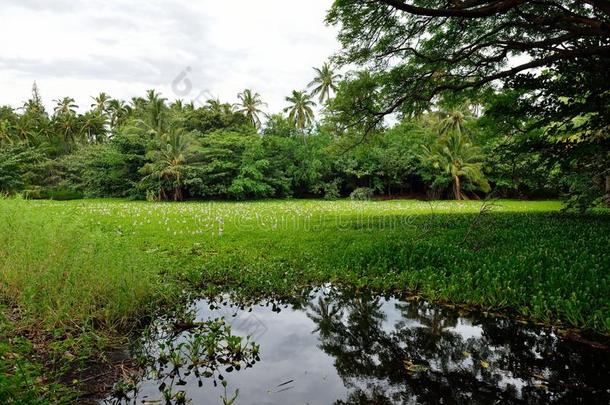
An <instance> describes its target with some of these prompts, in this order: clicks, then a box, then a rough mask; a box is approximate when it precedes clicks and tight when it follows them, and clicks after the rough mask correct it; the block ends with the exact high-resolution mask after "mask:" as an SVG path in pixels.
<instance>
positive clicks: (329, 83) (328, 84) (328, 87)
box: [307, 62, 341, 104]
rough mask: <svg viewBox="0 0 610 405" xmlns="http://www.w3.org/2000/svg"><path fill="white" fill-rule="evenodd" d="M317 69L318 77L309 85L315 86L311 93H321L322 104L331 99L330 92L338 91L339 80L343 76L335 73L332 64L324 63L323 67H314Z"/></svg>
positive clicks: (313, 94)
mask: <svg viewBox="0 0 610 405" xmlns="http://www.w3.org/2000/svg"><path fill="white" fill-rule="evenodd" d="M313 69H314V70H315V71H316V77H315V79H313V80H312V81H311V83H309V84H308V85H307V87H313V86H316V87H314V89H313V90H312V91H311V95H312V96H315V95H319V100H320V104H322V103H324V101H328V100H329V99H330V92H331V91H334V92H336V91H337V85H336V83H337V81H338V80H339V79H340V78H341V76H340V75H338V74H335V73H334V72H333V70H332V68H331V67H330V64H329V63H328V62H327V63H324V64H323V65H322V67H321V68H313Z"/></svg>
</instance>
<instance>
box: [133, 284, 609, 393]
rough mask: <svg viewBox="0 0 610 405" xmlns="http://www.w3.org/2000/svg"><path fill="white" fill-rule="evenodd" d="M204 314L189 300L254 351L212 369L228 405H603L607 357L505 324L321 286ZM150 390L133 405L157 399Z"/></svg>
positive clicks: (144, 385) (152, 385)
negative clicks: (236, 365) (255, 358)
mask: <svg viewBox="0 0 610 405" xmlns="http://www.w3.org/2000/svg"><path fill="white" fill-rule="evenodd" d="M214 306H218V307H219V308H214V309H210V302H209V301H207V300H200V301H197V302H196V303H195V304H194V308H195V309H196V311H197V319H198V320H202V321H203V320H207V319H209V318H218V317H221V316H225V319H226V320H227V321H228V322H229V323H231V324H232V326H233V333H234V334H237V335H241V336H246V335H252V337H253V340H254V341H256V343H258V344H259V345H260V357H261V361H260V362H257V363H256V364H254V366H253V367H252V368H245V369H244V368H242V369H241V370H240V371H235V370H234V371H233V372H230V373H226V372H222V375H223V377H224V378H225V380H226V381H227V392H228V393H229V397H231V396H232V395H233V394H234V392H235V390H236V389H239V396H238V398H237V400H236V401H235V404H312V405H314V404H403V403H407V404H410V403H469V404H491V403H519V404H521V403H531V404H534V403H586V404H594V403H600V404H607V403H610V378H609V376H610V352H609V351H608V350H607V349H600V348H594V347H591V346H590V345H587V344H583V343H578V342H574V341H570V340H566V339H561V338H558V337H557V336H555V335H554V334H553V333H552V332H550V331H548V330H542V329H539V328H534V327H528V326H523V325H520V324H518V323H516V322H513V321H510V320H506V319H496V318H487V317H484V316H482V315H477V314H474V315H473V314H470V315H466V316H460V315H459V313H458V312H457V311H455V310H451V309H447V308H440V307H437V306H434V305H430V304H428V303H427V302H425V301H402V300H399V299H396V298H384V297H379V296H374V295H369V294H353V293H351V292H348V291H340V290H336V289H331V288H323V289H318V290H315V291H312V292H309V293H307V294H304V295H303V297H302V298H300V299H294V300H291V301H290V302H283V303H278V302H273V303H270V302H266V303H260V304H256V305H254V306H252V307H251V311H250V312H249V311H248V308H246V310H240V309H239V308H238V307H237V306H233V305H231V304H230V303H226V304H222V303H216V304H214V305H213V307H214ZM278 310H279V312H278ZM186 382H187V384H186V385H185V386H181V387H180V389H183V390H185V391H186V394H187V395H186V396H187V397H188V398H190V399H192V403H194V404H210V403H211V404H218V403H220V404H221V403H222V401H221V399H220V397H221V395H222V394H223V393H224V389H223V387H222V386H221V385H220V384H219V385H218V386H217V387H214V386H213V384H212V380H205V381H204V385H203V386H202V387H201V388H200V387H198V384H197V382H196V380H195V379H194V378H190V379H186ZM158 385H159V382H158V381H155V380H154V379H152V378H148V379H145V380H144V381H142V382H141V383H140V385H139V392H138V396H137V398H135V399H134V403H142V401H150V400H155V399H161V395H160V393H159V390H158Z"/></svg>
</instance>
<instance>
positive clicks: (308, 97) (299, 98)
mask: <svg viewBox="0 0 610 405" xmlns="http://www.w3.org/2000/svg"><path fill="white" fill-rule="evenodd" d="M318 72H319V74H321V75H322V76H321V77H320V78H318V81H315V80H314V82H312V87H314V90H315V92H314V93H313V94H317V93H320V97H319V100H320V99H321V100H323V101H322V103H323V106H324V109H323V110H322V112H321V115H320V119H319V120H318V121H314V118H315V117H314V113H315V111H314V108H315V102H314V101H313V94H308V93H306V92H301V91H295V92H294V93H293V94H292V96H290V97H287V101H288V102H289V103H290V106H289V107H287V108H286V110H285V111H286V115H284V114H282V113H279V114H274V115H270V116H267V115H264V113H263V112H262V111H261V108H263V106H264V103H263V102H262V100H261V97H260V95H259V94H257V93H254V92H252V91H250V90H246V91H244V92H243V93H240V94H239V99H240V103H239V104H237V105H234V106H232V105H230V104H222V103H220V102H218V101H217V100H216V101H215V100H210V101H208V103H207V104H206V105H205V106H200V107H197V106H195V105H193V104H192V103H191V104H184V103H182V102H181V101H179V100H178V101H174V102H172V103H168V102H167V100H166V99H164V98H163V97H161V95H159V94H158V93H156V92H155V91H152V90H151V91H149V92H148V94H147V96H146V97H145V98H134V99H133V100H132V101H131V102H130V103H125V102H123V101H120V100H114V99H110V98H109V97H108V96H107V95H106V94H104V93H102V94H100V95H99V96H97V97H96V98H95V99H94V100H95V103H94V104H93V105H92V107H91V110H90V111H88V112H85V113H82V114H80V113H77V112H76V106H75V105H74V104H73V100H72V99H70V98H64V99H62V100H57V106H56V108H55V110H54V113H53V114H51V115H49V114H48V113H47V112H46V111H45V109H44V106H43V104H42V102H41V99H40V96H39V94H38V89H37V88H36V86H35V87H34V91H33V95H32V98H31V99H30V100H28V101H27V102H26V103H25V105H24V107H23V108H22V109H20V110H18V111H15V110H13V109H11V108H9V107H3V108H2V109H0V129H1V132H0V136H1V137H0V158H1V159H0V191H1V192H4V193H8V194H15V193H21V194H22V195H24V196H25V197H26V198H34V199H36V198H53V199H72V198H81V197H127V198H135V199H148V200H184V199H255V198H271V197H276V198H277V197H312V196H316V197H324V198H326V199H334V198H339V197H342V196H349V195H350V194H352V193H354V195H353V196H354V198H369V197H371V196H373V195H378V196H386V197H391V196H421V197H425V196H427V197H432V198H455V199H471V198H482V197H484V196H486V195H489V194H490V193H491V194H492V195H494V196H500V197H519V198H524V197H525V198H536V197H558V196H564V195H568V194H570V192H571V195H572V196H576V197H579V199H578V200H574V201H577V202H579V203H581V204H580V207H581V208H583V209H584V208H587V207H590V206H594V205H595V204H598V203H599V202H600V201H601V198H602V197H603V195H604V192H605V188H604V187H605V183H604V180H605V176H603V175H595V176H593V177H586V176H584V177H583V175H582V174H581V173H577V172H573V170H572V168H571V166H569V165H568V166H565V165H563V164H562V163H561V162H558V161H556V160H554V159H551V158H549V156H548V154H546V153H545V152H544V151H539V150H537V149H536V148H534V147H532V146H531V144H530V143H531V140H532V139H533V138H537V137H540V136H542V135H541V132H540V131H539V130H532V131H530V132H527V133H525V134H523V135H521V136H517V135H514V134H513V133H512V132H511V131H510V130H508V129H506V126H505V125H504V124H503V123H502V122H501V120H500V119H498V118H497V117H496V116H495V115H493V114H494V111H495V110H494V109H496V108H498V104H499V103H501V102H503V101H502V100H503V99H502V97H503V96H504V95H502V94H496V93H493V94H489V95H488V98H487V99H485V100H482V101H480V102H478V103H473V102H465V101H463V100H461V101H459V102H458V101H456V100H452V99H451V98H450V97H447V98H446V99H444V100H443V101H441V102H439V104H438V106H437V108H435V109H434V110H431V111H429V112H426V113H422V114H420V115H419V116H417V117H413V118H404V119H402V120H400V121H398V122H396V123H394V124H387V125H385V126H380V127H379V128H377V129H376V130H375V131H372V132H371V131H369V132H367V130H366V128H359V127H351V126H347V127H346V126H345V123H344V122H343V121H342V118H341V115H337V114H335V111H336V110H340V109H341V108H344V106H343V104H344V103H346V102H347V101H348V100H351V99H352V98H353V97H357V95H354V94H353V93H352V91H353V89H352V86H353V83H352V82H351V81H350V80H349V79H348V80H345V81H339V82H336V80H337V75H335V74H334V73H332V71H331V70H330V67H329V66H328V65H325V67H323V68H322V69H318ZM328 75H330V77H328V81H327V83H328V85H327V87H325V86H324V84H320V85H318V86H317V87H315V86H316V83H318V82H321V83H325V82H324V80H326V79H325V77H326V76H328ZM335 88H336V89H338V93H337V96H336V97H335V98H329V97H330V96H329V94H332V93H331V92H332V91H333V89H335ZM498 100H500V101H498ZM263 120H264V122H265V123H264V125H262V124H261V122H262V121H263ZM591 181H593V182H594V183H595V184H597V187H591V186H590V185H591ZM578 191H586V194H587V196H588V198H585V199H582V198H580V197H581V196H582V194H583V193H578Z"/></svg>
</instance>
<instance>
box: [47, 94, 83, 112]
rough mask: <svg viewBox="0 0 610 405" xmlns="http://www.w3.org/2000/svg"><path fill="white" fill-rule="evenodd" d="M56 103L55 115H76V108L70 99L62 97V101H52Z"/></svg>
mask: <svg viewBox="0 0 610 405" xmlns="http://www.w3.org/2000/svg"><path fill="white" fill-rule="evenodd" d="M53 101H54V102H55V103H56V106H55V109H54V112H55V115H70V116H74V115H76V109H77V108H78V106H77V105H76V102H75V101H74V99H73V98H72V97H64V98H62V99H58V100H53Z"/></svg>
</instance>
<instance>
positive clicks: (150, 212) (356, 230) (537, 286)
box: [0, 200, 610, 403]
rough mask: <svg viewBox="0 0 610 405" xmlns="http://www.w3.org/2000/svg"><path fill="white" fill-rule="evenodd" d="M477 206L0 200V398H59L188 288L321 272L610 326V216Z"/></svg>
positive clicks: (319, 278)
mask: <svg viewBox="0 0 610 405" xmlns="http://www.w3.org/2000/svg"><path fill="white" fill-rule="evenodd" d="M482 204H483V203H482V202H476V201H469V202H431V203H427V202H419V201H388V202H351V201H336V202H324V201H311V200H307V201H294V200H289V201H261V202H248V203H229V202H227V203H224V202H214V203H204V202H201V203H181V204H174V203H145V202H126V201H120V200H89V201H70V202H52V201H23V200H2V201H0V223H1V224H3V227H4V232H2V234H0V298H1V301H0V302H1V304H0V305H1V308H2V311H1V313H2V314H3V318H1V319H0V324H1V326H2V327H1V328H0V338H1V341H2V342H8V343H3V345H0V367H3V368H4V370H2V369H0V378H4V380H5V381H9V382H12V383H10V384H6V383H5V384H3V382H2V380H0V402H2V403H6V402H9V401H10V398H11V395H13V396H14V395H15V392H19V393H20V395H26V394H27V395H30V396H31V397H32V398H37V399H39V400H40V402H43V403H44V402H48V401H54V400H56V399H57V398H59V397H64V398H68V397H69V395H71V394H73V391H69V390H66V385H65V384H64V385H52V384H51V383H52V382H53V381H56V380H57V378H59V377H60V376H61V375H65V374H66V373H67V372H68V369H67V367H66V366H65V365H66V364H69V368H75V367H85V366H86V364H87V361H88V360H90V359H91V358H92V357H93V356H94V355H95V354H96V353H99V352H101V351H103V350H104V349H106V348H108V347H109V346H111V345H116V344H117V342H120V341H121V339H124V337H125V336H127V335H128V334H129V332H130V331H131V330H133V329H134V327H137V326H138V325H139V322H138V320H140V319H142V318H144V319H146V318H147V317H149V316H150V315H151V314H152V313H153V312H154V311H155V310H156V309H157V308H159V307H160V306H163V305H171V304H172V303H175V302H176V301H179V300H180V299H182V298H181V297H182V294H181V291H183V290H184V289H195V290H199V291H201V290H206V291H220V290H222V291H226V290H232V291H235V292H236V293H239V294H248V295H252V294H274V295H290V294H291V293H292V292H293V291H294V290H295V289H297V288H298V287H301V286H304V285H309V284H319V283H323V282H329V281H331V282H335V283H338V284H339V283H343V284H349V285H351V286H356V287H362V288H372V289H380V290H386V291H389V290H392V291H394V290H399V291H409V292H413V293H417V294H419V295H421V296H423V297H426V298H428V299H431V300H439V301H446V302H454V303H460V304H468V305H473V306H478V307H482V308H484V309H486V310H493V311H500V312H505V313H508V314H511V315H512V316H519V317H524V318H527V319H531V320H535V321H539V322H543V323H546V324H553V325H558V326H560V327H564V328H581V329H584V330H588V331H595V332H598V333H603V334H610V255H609V254H608V247H609V246H610V215H609V214H608V213H607V212H597V213H594V214H591V215H589V216H574V215H567V214H561V213H560V212H559V210H560V208H561V204H560V203H559V202H554V201H537V202H520V201H499V202H497V203H496V205H495V206H493V207H491V208H492V209H491V210H489V211H488V210H483V212H482V213H481V206H482ZM17 359H18V360H17ZM67 360H69V361H67ZM17 365H19V367H17ZM42 368H44V370H46V371H47V372H46V373H45V374H46V375H47V379H46V380H45V379H42V380H41V378H40V375H41V372H40V370H41V369H42ZM49 370H53V371H54V374H49V373H48V371H49ZM6 387H13V388H12V389H13V391H15V392H12V393H11V389H8V388H6ZM74 387H76V388H78V384H75V385H74ZM3 393H4V398H3V396H2V395H3ZM7 398H8V399H7ZM9 403H10V402H9Z"/></svg>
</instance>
